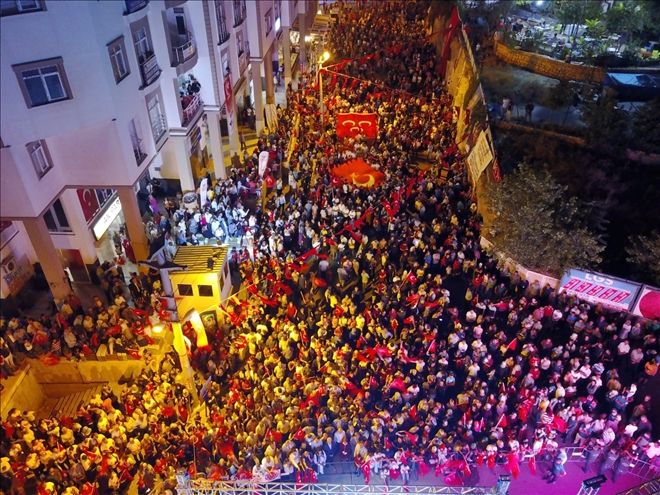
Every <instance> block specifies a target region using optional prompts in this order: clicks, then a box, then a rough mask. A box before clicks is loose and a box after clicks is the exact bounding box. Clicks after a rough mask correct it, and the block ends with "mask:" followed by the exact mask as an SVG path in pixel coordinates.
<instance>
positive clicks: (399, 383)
mask: <svg viewBox="0 0 660 495" xmlns="http://www.w3.org/2000/svg"><path fill="white" fill-rule="evenodd" d="M389 388H393V389H394V390H398V391H399V392H405V391H406V384H405V383H404V381H403V378H401V377H399V376H397V377H396V378H395V379H394V380H392V381H391V382H390V385H389Z"/></svg>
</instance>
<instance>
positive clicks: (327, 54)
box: [318, 50, 330, 132]
mask: <svg viewBox="0 0 660 495" xmlns="http://www.w3.org/2000/svg"><path fill="white" fill-rule="evenodd" d="M328 60H330V52H329V51H328V50H326V51H324V52H323V54H322V55H321V56H320V57H319V71H318V72H319V113H320V114H321V132H323V124H324V123H325V122H324V118H323V117H324V116H323V113H324V112H323V110H324V109H323V74H321V71H322V70H323V63H324V62H327V61H328Z"/></svg>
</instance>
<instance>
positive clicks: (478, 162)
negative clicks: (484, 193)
mask: <svg viewBox="0 0 660 495" xmlns="http://www.w3.org/2000/svg"><path fill="white" fill-rule="evenodd" d="M467 161H468V167H469V168H470V173H471V174H472V180H473V181H474V182H477V181H478V180H479V177H480V176H481V174H482V173H483V171H484V170H486V167H488V164H490V162H491V161H493V152H492V151H491V149H490V145H489V144H488V138H487V137H486V133H485V132H484V131H481V132H480V133H479V137H478V138H477V142H476V144H475V145H474V148H472V151H470V154H469V155H468V158H467Z"/></svg>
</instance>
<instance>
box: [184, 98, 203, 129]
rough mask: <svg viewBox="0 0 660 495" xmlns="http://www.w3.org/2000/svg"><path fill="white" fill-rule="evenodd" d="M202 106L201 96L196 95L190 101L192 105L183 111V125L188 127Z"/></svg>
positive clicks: (189, 104)
mask: <svg viewBox="0 0 660 495" xmlns="http://www.w3.org/2000/svg"><path fill="white" fill-rule="evenodd" d="M201 106H202V99H201V98H200V97H199V95H194V96H193V97H192V99H191V100H190V103H188V105H187V106H186V108H184V109H183V122H182V124H183V125H184V126H185V125H188V124H189V123H190V122H191V121H192V120H193V118H194V117H195V115H196V114H197V111H198V110H199V109H200V107H201Z"/></svg>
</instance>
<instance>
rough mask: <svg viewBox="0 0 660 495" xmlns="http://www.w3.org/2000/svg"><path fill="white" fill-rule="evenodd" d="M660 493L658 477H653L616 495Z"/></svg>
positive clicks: (650, 494)
mask: <svg viewBox="0 0 660 495" xmlns="http://www.w3.org/2000/svg"><path fill="white" fill-rule="evenodd" d="M656 493H660V478H654V479H652V480H649V481H647V482H646V483H642V484H641V485H637V486H634V487H632V488H628V489H627V490H624V491H622V492H619V493H617V495H653V494H656Z"/></svg>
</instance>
